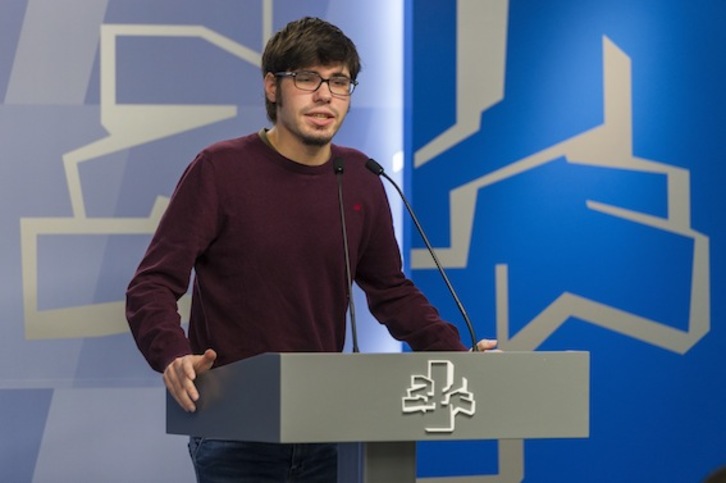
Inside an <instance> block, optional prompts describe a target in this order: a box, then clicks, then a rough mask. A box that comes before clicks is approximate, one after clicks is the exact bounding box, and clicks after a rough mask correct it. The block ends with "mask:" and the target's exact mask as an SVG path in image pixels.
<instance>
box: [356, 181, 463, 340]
mask: <svg viewBox="0 0 726 483" xmlns="http://www.w3.org/2000/svg"><path fill="white" fill-rule="evenodd" d="M376 188H377V190H378V191H379V193H378V198H377V199H378V206H377V209H376V210H375V217H374V218H373V220H372V227H371V233H370V236H369V238H368V240H367V241H366V243H365V246H364V247H361V252H360V258H359V263H358V266H357V272H356V282H357V283H358V285H360V287H361V288H362V289H363V290H364V291H365V293H366V296H367V299H368V305H369V308H370V310H371V313H372V314H373V315H374V316H375V317H376V319H378V321H379V322H381V323H382V324H384V325H385V326H386V327H387V328H388V331H389V332H390V333H391V335H392V336H393V337H394V338H396V339H397V340H401V341H405V342H407V343H408V344H409V345H410V346H411V348H412V349H413V350H415V351H447V350H448V351H465V350H467V348H466V347H465V346H464V345H463V344H462V342H461V340H460V337H459V332H458V330H457V328H456V327H455V326H454V325H452V324H450V323H448V322H445V321H444V320H442V319H441V317H440V315H439V312H438V311H437V310H436V308H435V307H434V306H433V305H431V303H430V302H429V301H428V299H427V298H426V297H425V296H424V295H423V294H422V293H421V291H419V290H418V288H417V287H416V286H415V285H414V284H413V282H412V281H411V280H410V279H408V278H406V276H405V275H404V273H403V271H402V263H401V256H400V253H399V248H398V244H397V242H396V238H395V233H394V229H393V220H392V217H391V211H390V206H389V204H388V198H387V197H386V194H385V191H384V190H383V186H382V185H381V184H380V182H378V186H377V187H376Z"/></svg>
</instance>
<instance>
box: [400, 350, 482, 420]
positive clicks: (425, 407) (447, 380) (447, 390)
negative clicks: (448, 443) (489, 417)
mask: <svg viewBox="0 0 726 483" xmlns="http://www.w3.org/2000/svg"><path fill="white" fill-rule="evenodd" d="M428 365H429V367H428V374H425V375H424V374H414V375H412V376H411V385H410V387H409V388H408V389H407V390H406V396H404V397H403V398H402V404H403V412H404V413H406V414H409V413H416V412H421V413H423V414H424V415H426V414H427V413H433V412H436V411H437V410H438V412H439V414H443V415H444V416H445V417H444V419H443V420H442V423H441V424H440V425H434V426H429V427H426V428H425V430H426V432H427V433H453V432H454V427H455V419H456V415H457V414H463V415H465V416H469V417H471V416H474V414H475V413H476V401H475V400H474V394H473V393H472V392H471V391H469V382H468V381H467V379H466V378H465V377H462V378H461V383H460V386H459V387H456V388H454V364H452V363H451V361H443V360H432V361H429V364H428ZM437 383H438V385H437Z"/></svg>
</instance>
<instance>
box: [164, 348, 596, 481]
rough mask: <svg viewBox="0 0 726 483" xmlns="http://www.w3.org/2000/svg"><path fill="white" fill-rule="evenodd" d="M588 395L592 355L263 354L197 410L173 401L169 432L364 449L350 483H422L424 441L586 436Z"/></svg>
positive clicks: (207, 394) (351, 467)
mask: <svg viewBox="0 0 726 483" xmlns="http://www.w3.org/2000/svg"><path fill="white" fill-rule="evenodd" d="M589 386H590V358H589V354H588V353H587V352H486V353H466V352H416V353H403V354H330V353H292V354H262V355H259V356H256V357H252V358H249V359H245V360H242V361H239V362H236V363H233V364H230V365H227V366H224V367H220V368H216V369H214V370H212V371H209V372H208V373H205V374H203V375H202V376H200V377H199V378H198V379H197V387H198V389H199V392H200V399H199V401H198V404H197V408H198V409H197V411H196V412H195V413H191V414H190V413H186V412H184V411H183V410H182V409H181V408H180V407H179V406H178V405H177V404H176V402H175V401H174V399H173V398H171V396H168V395H167V432H168V433H172V434H189V435H196V436H205V437H210V438H222V439H233V440H244V441H262V442H274V443H308V442H309V443H315V442H337V443H361V444H360V445H341V447H342V448H346V449H345V450H344V451H343V453H342V454H341V458H340V464H341V468H340V470H339V471H340V474H344V475H346V476H345V479H344V480H342V481H346V482H349V481H363V482H366V483H370V482H375V483H394V482H395V483H404V482H414V481H415V480H416V461H415V460H416V456H415V455H416V452H415V444H416V441H433V440H472V439H530V438H583V437H587V436H588V435H589ZM351 448H355V450H353V451H351ZM351 455H354V456H351ZM352 475H354V476H352Z"/></svg>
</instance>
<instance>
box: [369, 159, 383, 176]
mask: <svg viewBox="0 0 726 483" xmlns="http://www.w3.org/2000/svg"><path fill="white" fill-rule="evenodd" d="M366 168H368V169H369V170H370V171H371V172H372V173H373V174H375V175H376V176H380V175H382V174H383V166H381V165H380V164H378V163H377V162H376V160H375V159H372V158H369V159H368V161H366Z"/></svg>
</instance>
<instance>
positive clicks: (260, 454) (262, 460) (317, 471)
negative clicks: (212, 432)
mask: <svg viewBox="0 0 726 483" xmlns="http://www.w3.org/2000/svg"><path fill="white" fill-rule="evenodd" d="M189 454H190V455H191V457H192V463H194V471H195V472H196V474H197V481H198V482H199V483H232V482H235V483H335V482H336V481H337V478H338V448H337V445H335V444H274V443H248V442H243V441H226V440H219V439H205V438H197V437H192V438H190V440H189Z"/></svg>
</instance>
